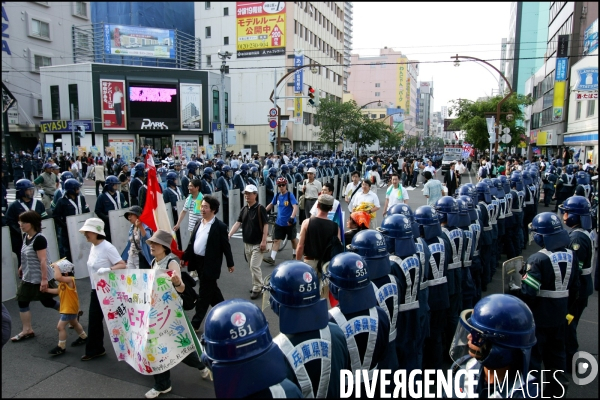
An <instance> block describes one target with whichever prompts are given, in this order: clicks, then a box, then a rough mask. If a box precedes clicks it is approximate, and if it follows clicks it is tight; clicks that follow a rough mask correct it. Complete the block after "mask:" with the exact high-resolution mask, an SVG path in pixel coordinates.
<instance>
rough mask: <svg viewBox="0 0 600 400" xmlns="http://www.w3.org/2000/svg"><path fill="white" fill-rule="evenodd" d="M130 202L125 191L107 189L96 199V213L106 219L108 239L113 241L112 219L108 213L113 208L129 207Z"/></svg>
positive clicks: (105, 226)
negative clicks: (113, 191)
mask: <svg viewBox="0 0 600 400" xmlns="http://www.w3.org/2000/svg"><path fill="white" fill-rule="evenodd" d="M128 206H129V204H127V201H126V200H125V197H124V196H123V193H121V192H119V191H116V192H115V194H114V195H113V194H111V193H110V192H109V191H108V190H105V191H104V192H102V193H101V194H100V196H99V197H98V200H97V201H96V208H95V209H94V213H95V214H96V215H97V216H98V218H100V219H101V220H102V221H104V232H105V233H106V240H108V241H109V242H110V241H111V234H110V221H109V219H108V213H109V211H111V210H120V209H121V208H127V207H128Z"/></svg>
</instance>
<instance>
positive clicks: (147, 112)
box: [127, 82, 181, 131]
mask: <svg viewBox="0 0 600 400" xmlns="http://www.w3.org/2000/svg"><path fill="white" fill-rule="evenodd" d="M127 100H128V105H129V123H128V125H129V129H130V130H171V131H173V130H177V131H178V130H180V115H181V110H180V108H179V85H178V84H176V83H156V82H144V83H141V82H140V83H138V82H136V83H130V84H129V87H128V91H127Z"/></svg>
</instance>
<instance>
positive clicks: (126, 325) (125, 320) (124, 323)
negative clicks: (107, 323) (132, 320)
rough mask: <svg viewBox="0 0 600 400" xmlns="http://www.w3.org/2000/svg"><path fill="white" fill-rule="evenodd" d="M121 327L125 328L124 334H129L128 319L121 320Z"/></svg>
mask: <svg viewBox="0 0 600 400" xmlns="http://www.w3.org/2000/svg"><path fill="white" fill-rule="evenodd" d="M123 327H124V328H125V331H126V332H129V319H127V318H123Z"/></svg>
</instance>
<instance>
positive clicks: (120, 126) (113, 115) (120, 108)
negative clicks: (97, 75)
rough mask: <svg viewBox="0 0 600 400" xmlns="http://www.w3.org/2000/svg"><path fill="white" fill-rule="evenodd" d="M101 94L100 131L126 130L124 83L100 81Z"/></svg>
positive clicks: (120, 81)
mask: <svg viewBox="0 0 600 400" xmlns="http://www.w3.org/2000/svg"><path fill="white" fill-rule="evenodd" d="M100 92H101V93H102V107H101V113H102V129H115V130H125V129H127V112H126V111H125V110H126V107H125V95H124V93H125V81H123V80H115V79H100Z"/></svg>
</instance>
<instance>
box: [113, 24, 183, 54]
mask: <svg viewBox="0 0 600 400" xmlns="http://www.w3.org/2000/svg"><path fill="white" fill-rule="evenodd" d="M174 45H175V31H174V30H170V29H158V28H147V27H143V26H127V25H114V24H106V25H104V53H105V54H118V55H120V56H135V57H154V58H170V59H175V46H174Z"/></svg>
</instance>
